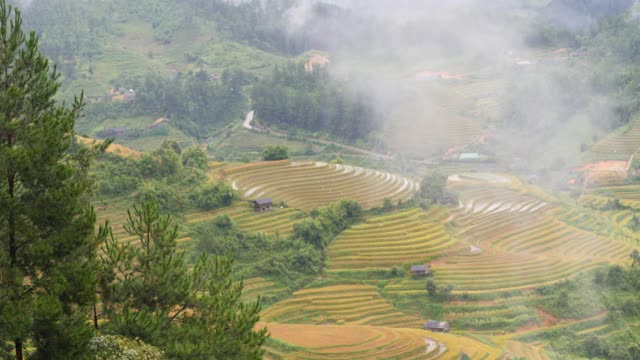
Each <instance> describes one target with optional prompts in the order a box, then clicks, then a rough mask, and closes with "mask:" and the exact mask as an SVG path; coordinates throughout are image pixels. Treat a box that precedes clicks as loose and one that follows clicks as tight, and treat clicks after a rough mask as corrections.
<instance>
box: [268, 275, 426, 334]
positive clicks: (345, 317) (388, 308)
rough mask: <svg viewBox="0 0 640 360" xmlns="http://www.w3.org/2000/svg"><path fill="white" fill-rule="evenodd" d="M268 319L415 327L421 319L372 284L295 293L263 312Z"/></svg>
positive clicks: (331, 287)
mask: <svg viewBox="0 0 640 360" xmlns="http://www.w3.org/2000/svg"><path fill="white" fill-rule="evenodd" d="M260 318H261V319H262V320H264V321H268V322H279V323H303V324H308V323H313V324H325V323H333V324H356V325H380V326H391V327H408V328H416V327H419V325H420V324H421V323H422V322H423V321H422V320H420V319H418V318H416V317H413V316H409V315H406V314H403V313H401V312H399V311H398V310H396V309H395V308H394V307H393V305H392V304H391V303H390V302H388V301H387V300H385V299H383V298H382V297H381V296H380V295H379V294H378V291H377V290H376V288H374V287H373V286H369V285H357V284H355V285H334V286H327V287H322V288H310V289H304V290H300V291H297V292H295V293H293V296H292V297H291V298H290V299H287V300H284V301H281V302H279V303H277V304H275V305H274V306H271V307H269V308H268V309H266V310H264V311H263V312H262V313H261V314H260Z"/></svg>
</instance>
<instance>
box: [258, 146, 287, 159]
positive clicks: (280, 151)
mask: <svg viewBox="0 0 640 360" xmlns="http://www.w3.org/2000/svg"><path fill="white" fill-rule="evenodd" d="M288 158H289V148H288V147H287V146H286V145H267V146H266V147H265V148H264V150H262V160H264V161H275V160H285V159H288Z"/></svg>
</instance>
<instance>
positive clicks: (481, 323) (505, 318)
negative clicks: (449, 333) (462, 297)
mask: <svg viewBox="0 0 640 360" xmlns="http://www.w3.org/2000/svg"><path fill="white" fill-rule="evenodd" d="M442 319H443V320H447V321H451V323H452V326H453V327H454V328H455V329H477V330H494V329H515V328H516V327H519V326H523V325H526V324H528V323H531V322H533V321H536V320H537V319H538V317H537V314H536V311H535V309H534V306H533V305H532V304H531V299H530V298H529V297H528V296H516V297H512V298H506V299H505V298H498V299H496V300H494V301H491V302H488V303H477V302H473V301H469V302H456V303H452V304H447V305H446V306H444V307H443V315H442Z"/></svg>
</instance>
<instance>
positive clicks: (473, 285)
mask: <svg viewBox="0 0 640 360" xmlns="http://www.w3.org/2000/svg"><path fill="white" fill-rule="evenodd" d="M459 198H460V204H459V207H458V208H457V209H455V210H452V211H451V213H452V221H453V222H454V223H455V225H456V226H457V227H458V229H459V231H458V232H457V233H456V237H457V238H458V239H459V240H460V241H461V242H462V243H463V244H466V245H467V246H469V251H468V252H465V253H460V254H458V255H452V256H447V257H445V258H443V259H440V260H436V261H435V262H433V263H432V271H433V273H434V277H435V281H436V283H438V284H451V285H453V286H454V292H456V293H465V292H466V293H471V294H472V293H492V292H505V291H511V290H517V289H527V288H533V287H538V286H541V285H546V284H552V283H555V282H558V281H561V280H564V279H567V278H571V277H573V276H575V275H577V274H578V273H579V272H583V271H587V270H590V269H593V268H594V267H597V266H600V265H603V264H606V263H621V262H624V261H627V258H628V256H629V254H630V253H631V251H632V249H633V246H632V245H631V244H629V243H628V242H624V241H617V240H614V239H610V238H607V237H603V236H598V235H596V234H593V233H592V232H588V231H585V230H582V229H579V228H577V227H574V226H571V225H569V224H568V223H566V222H563V221H560V220H558V219H555V218H554V217H553V216H552V215H553V210H554V209H556V205H554V204H551V203H548V202H546V201H544V200H540V199H539V198H536V197H532V196H529V195H523V194H521V193H519V192H516V191H513V190H510V189H508V188H497V187H496V188H486V187H481V188H473V187H472V188H467V189H465V190H463V191H462V192H461V193H460V196H459ZM384 292H386V293H422V292H424V281H421V280H420V281H419V280H411V279H403V280H395V281H393V282H392V283H390V284H389V285H388V286H386V287H385V289H384Z"/></svg>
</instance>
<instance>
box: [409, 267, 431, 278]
mask: <svg viewBox="0 0 640 360" xmlns="http://www.w3.org/2000/svg"><path fill="white" fill-rule="evenodd" d="M411 274H413V275H416V276H427V275H429V265H411Z"/></svg>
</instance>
